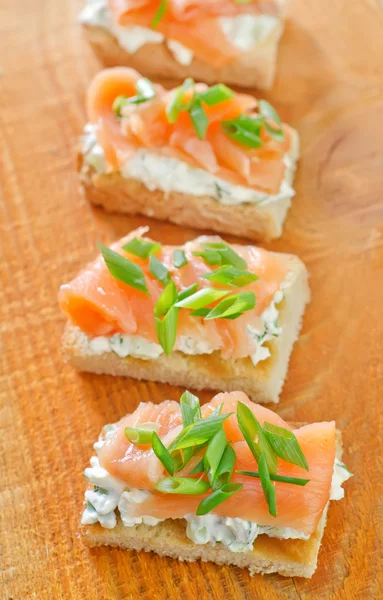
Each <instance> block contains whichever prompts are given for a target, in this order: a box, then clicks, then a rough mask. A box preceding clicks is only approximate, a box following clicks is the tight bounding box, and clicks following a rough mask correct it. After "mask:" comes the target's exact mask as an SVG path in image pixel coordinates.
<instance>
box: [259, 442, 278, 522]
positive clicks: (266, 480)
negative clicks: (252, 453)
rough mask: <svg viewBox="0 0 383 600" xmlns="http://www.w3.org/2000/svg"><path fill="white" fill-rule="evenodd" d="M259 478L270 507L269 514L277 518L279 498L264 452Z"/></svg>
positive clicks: (260, 462)
mask: <svg viewBox="0 0 383 600" xmlns="http://www.w3.org/2000/svg"><path fill="white" fill-rule="evenodd" d="M258 469H259V478H260V480H261V485H262V490H263V495H264V496H265V499H266V502H267V505H268V507H269V513H270V514H271V515H272V516H273V517H276V516H277V496H276V493H275V487H274V485H273V484H272V483H271V480H270V474H269V470H268V468H267V458H266V454H265V453H264V452H261V456H260V457H259V461H258Z"/></svg>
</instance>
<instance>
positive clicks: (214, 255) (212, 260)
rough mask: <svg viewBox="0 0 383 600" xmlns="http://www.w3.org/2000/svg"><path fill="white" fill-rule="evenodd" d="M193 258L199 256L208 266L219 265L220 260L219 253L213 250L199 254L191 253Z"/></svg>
mask: <svg viewBox="0 0 383 600" xmlns="http://www.w3.org/2000/svg"><path fill="white" fill-rule="evenodd" d="M193 256H200V257H201V258H203V259H204V261H205V262H206V263H207V264H208V265H221V264H222V259H221V255H220V253H219V252H216V251H215V250H201V251H200V252H193Z"/></svg>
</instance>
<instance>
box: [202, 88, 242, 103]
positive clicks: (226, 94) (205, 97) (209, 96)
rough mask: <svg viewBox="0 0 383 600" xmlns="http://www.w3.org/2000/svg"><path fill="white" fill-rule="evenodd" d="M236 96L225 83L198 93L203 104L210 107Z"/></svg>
mask: <svg viewBox="0 0 383 600" xmlns="http://www.w3.org/2000/svg"><path fill="white" fill-rule="evenodd" d="M234 95H235V92H234V91H233V90H231V89H230V88H228V87H227V86H226V85H225V84H224V83H218V84H217V85H213V86H211V87H209V88H208V89H207V90H205V91H204V92H199V93H198V98H199V100H200V101H201V102H205V104H207V105H208V106H214V105H215V104H219V103H220V102H223V101H224V100H228V99H229V98H232V97H233V96H234Z"/></svg>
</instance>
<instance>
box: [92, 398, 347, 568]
mask: <svg viewBox="0 0 383 600" xmlns="http://www.w3.org/2000/svg"><path fill="white" fill-rule="evenodd" d="M94 448H95V451H96V456H93V458H92V459H91V461H90V464H91V467H90V468H87V469H85V472H84V475H85V477H86V479H87V480H88V482H89V488H88V490H87V491H86V493H85V505H86V506H85V510H84V512H83V516H82V521H81V522H82V534H83V535H84V536H85V538H86V540H87V542H88V543H89V544H90V545H92V546H96V545H101V544H107V545H112V546H120V547H123V548H129V549H135V550H146V551H154V552H157V553H158V554H160V555H165V556H172V557H174V558H178V559H179V560H196V559H199V558H201V559H202V560H209V561H212V562H215V563H219V564H232V565H237V566H239V567H244V568H248V569H249V570H250V572H251V573H256V572H260V573H273V572H278V573H280V574H281V575H286V576H299V577H311V576H312V574H313V573H314V571H315V569H316V565H317V558H318V552H319V547H320V544H321V540H322V535H323V530H324V527H325V524H326V515H327V509H328V506H329V501H330V500H339V499H341V498H342V497H343V495H344V492H343V489H342V487H341V486H342V483H343V482H344V481H346V480H347V479H348V478H349V477H350V476H351V473H350V472H349V471H348V469H347V468H346V467H345V465H344V464H342V463H341V462H340V458H341V454H342V447H341V439H340V433H339V432H338V431H337V430H336V429H335V423H334V421H331V422H325V423H313V424H311V425H293V424H288V423H286V422H285V421H283V419H281V417H279V416H278V415H276V414H275V413H274V412H272V411H270V410H268V409H266V408H263V407H261V406H259V405H257V404H253V403H251V402H250V401H249V399H248V398H247V396H246V395H245V394H244V393H242V392H232V393H223V394H219V395H217V396H215V397H214V398H213V399H212V401H211V402H210V403H209V404H205V405H204V406H202V408H200V405H199V401H198V398H197V397H195V396H193V395H192V394H190V393H189V392H185V393H184V394H183V396H182V397H181V401H180V404H178V403H177V402H174V401H172V400H167V401H165V402H162V403H161V404H152V403H151V402H148V403H141V404H140V405H139V406H138V408H137V409H136V410H135V411H134V412H133V413H132V414H129V415H127V416H126V417H124V418H123V419H121V421H119V422H118V423H115V424H113V425H107V426H106V427H104V429H103V431H102V433H101V435H100V438H99V440H98V442H96V444H95V445H94Z"/></svg>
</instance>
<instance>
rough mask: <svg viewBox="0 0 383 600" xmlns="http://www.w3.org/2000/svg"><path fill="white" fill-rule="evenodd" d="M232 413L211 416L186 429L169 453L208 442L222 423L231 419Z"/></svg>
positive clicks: (177, 438)
mask: <svg viewBox="0 0 383 600" xmlns="http://www.w3.org/2000/svg"><path fill="white" fill-rule="evenodd" d="M231 414H232V413H226V414H223V415H220V414H211V415H209V416H208V417H206V419H201V420H200V421H196V422H195V423H192V424H191V425H188V427H185V429H183V430H182V431H181V433H180V434H179V435H178V436H177V437H176V439H175V440H173V442H172V443H171V444H170V446H169V451H170V452H172V451H174V450H180V449H182V448H189V447H190V446H197V445H199V444H204V443H205V442H208V441H209V440H210V439H211V438H212V437H214V436H215V434H216V433H217V432H218V431H219V430H220V429H221V427H222V423H223V422H224V421H226V419H228V418H229V417H230V415H231Z"/></svg>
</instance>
